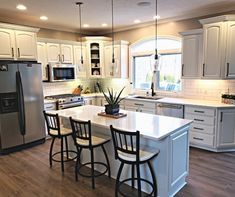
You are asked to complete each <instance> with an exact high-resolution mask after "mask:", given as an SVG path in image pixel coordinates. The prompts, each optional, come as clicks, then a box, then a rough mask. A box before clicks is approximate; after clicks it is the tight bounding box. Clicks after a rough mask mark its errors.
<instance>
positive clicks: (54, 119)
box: [43, 111, 61, 136]
mask: <svg viewBox="0 0 235 197" xmlns="http://www.w3.org/2000/svg"><path fill="white" fill-rule="evenodd" d="M43 114H44V118H45V120H46V125H47V130H48V134H49V135H53V136H55V134H54V133H53V134H52V133H51V130H54V131H57V133H58V136H60V134H61V133H60V119H59V116H58V114H50V113H47V112H46V111H43ZM56 136H57V135H56Z"/></svg>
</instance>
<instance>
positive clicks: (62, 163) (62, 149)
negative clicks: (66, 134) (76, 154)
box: [60, 137, 64, 172]
mask: <svg viewBox="0 0 235 197" xmlns="http://www.w3.org/2000/svg"><path fill="white" fill-rule="evenodd" d="M60 140H61V141H60V142H61V147H60V148H61V150H60V151H61V170H62V172H64V154H63V151H64V147H63V146H64V143H63V137H61V138H60Z"/></svg>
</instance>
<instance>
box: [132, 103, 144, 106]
mask: <svg viewBox="0 0 235 197" xmlns="http://www.w3.org/2000/svg"><path fill="white" fill-rule="evenodd" d="M134 105H137V106H144V104H141V103H134Z"/></svg>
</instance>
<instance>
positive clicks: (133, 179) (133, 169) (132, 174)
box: [131, 164, 135, 188]
mask: <svg viewBox="0 0 235 197" xmlns="http://www.w3.org/2000/svg"><path fill="white" fill-rule="evenodd" d="M131 177H132V180H131V186H132V188H134V187H135V165H134V164H132V165H131Z"/></svg>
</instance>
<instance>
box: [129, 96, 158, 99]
mask: <svg viewBox="0 0 235 197" xmlns="http://www.w3.org/2000/svg"><path fill="white" fill-rule="evenodd" d="M133 98H137V99H147V100H158V99H161V98H162V97H158V96H135V97H133Z"/></svg>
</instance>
